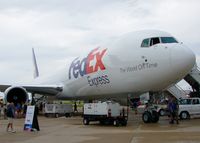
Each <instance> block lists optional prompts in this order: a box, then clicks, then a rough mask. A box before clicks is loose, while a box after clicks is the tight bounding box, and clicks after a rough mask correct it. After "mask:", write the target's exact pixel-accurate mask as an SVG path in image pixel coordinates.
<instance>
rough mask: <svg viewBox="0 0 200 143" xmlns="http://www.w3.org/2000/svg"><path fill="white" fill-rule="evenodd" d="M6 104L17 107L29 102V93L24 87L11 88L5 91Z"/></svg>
mask: <svg viewBox="0 0 200 143" xmlns="http://www.w3.org/2000/svg"><path fill="white" fill-rule="evenodd" d="M4 98H5V99H4V100H5V102H13V103H14V104H15V105H17V103H20V104H22V103H26V102H28V92H27V91H26V89H25V88H23V87H9V88H7V89H6V91H5V97H4Z"/></svg>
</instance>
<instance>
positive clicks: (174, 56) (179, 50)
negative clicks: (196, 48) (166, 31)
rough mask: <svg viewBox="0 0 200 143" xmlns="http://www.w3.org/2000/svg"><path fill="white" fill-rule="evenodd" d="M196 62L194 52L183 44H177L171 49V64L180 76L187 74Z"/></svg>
mask: <svg viewBox="0 0 200 143" xmlns="http://www.w3.org/2000/svg"><path fill="white" fill-rule="evenodd" d="M195 62H196V58H195V55H194V53H193V52H192V51H191V50H190V49H189V48H188V47H186V46H184V45H183V44H180V45H176V46H174V47H173V49H172V51H171V64H172V68H173V70H174V71H176V72H177V74H179V75H180V76H186V75H187V74H188V73H189V72H190V70H191V69H192V68H193V66H194V64H195Z"/></svg>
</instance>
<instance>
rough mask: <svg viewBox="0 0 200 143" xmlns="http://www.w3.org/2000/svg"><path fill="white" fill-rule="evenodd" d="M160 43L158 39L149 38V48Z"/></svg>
mask: <svg viewBox="0 0 200 143" xmlns="http://www.w3.org/2000/svg"><path fill="white" fill-rule="evenodd" d="M158 43H160V39H159V38H151V42H150V46H152V45H156V44H158Z"/></svg>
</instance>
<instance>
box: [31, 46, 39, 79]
mask: <svg viewBox="0 0 200 143" xmlns="http://www.w3.org/2000/svg"><path fill="white" fill-rule="evenodd" d="M32 54H33V67H34V73H33V77H34V78H37V77H39V71H38V66H37V61H36V57H35V52H34V48H32Z"/></svg>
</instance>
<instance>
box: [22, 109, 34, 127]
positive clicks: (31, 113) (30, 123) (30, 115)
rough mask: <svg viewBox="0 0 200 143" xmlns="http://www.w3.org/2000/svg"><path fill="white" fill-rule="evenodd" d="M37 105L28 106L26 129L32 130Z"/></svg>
mask: <svg viewBox="0 0 200 143" xmlns="http://www.w3.org/2000/svg"><path fill="white" fill-rule="evenodd" d="M34 111H35V106H28V107H27V112H26V118H25V123H24V130H26V131H31V129H32V126H33V117H34Z"/></svg>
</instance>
